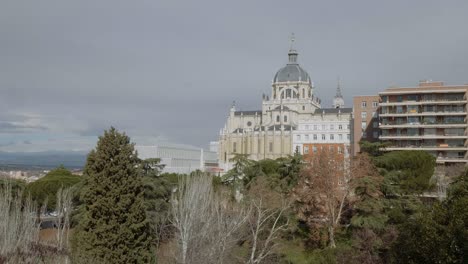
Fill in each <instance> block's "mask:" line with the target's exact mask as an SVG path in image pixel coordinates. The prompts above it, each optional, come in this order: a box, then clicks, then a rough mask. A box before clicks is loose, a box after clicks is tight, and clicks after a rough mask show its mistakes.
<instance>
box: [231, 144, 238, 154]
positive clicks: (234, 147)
mask: <svg viewBox="0 0 468 264" xmlns="http://www.w3.org/2000/svg"><path fill="white" fill-rule="evenodd" d="M232 152H234V153H236V152H237V142H234V143H232Z"/></svg>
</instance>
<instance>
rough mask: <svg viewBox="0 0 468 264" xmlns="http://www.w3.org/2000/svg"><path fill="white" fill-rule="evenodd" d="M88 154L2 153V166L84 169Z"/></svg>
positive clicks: (0, 160)
mask: <svg viewBox="0 0 468 264" xmlns="http://www.w3.org/2000/svg"><path fill="white" fill-rule="evenodd" d="M87 154H88V153H87V152H64V151H45V152H1V151H0V166H2V167H17V168H20V167H25V168H28V167H38V168H54V167H57V166H60V165H63V166H65V167H67V168H71V169H77V168H83V167H84V165H85V162H86V155H87Z"/></svg>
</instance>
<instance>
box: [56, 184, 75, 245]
mask: <svg viewBox="0 0 468 264" xmlns="http://www.w3.org/2000/svg"><path fill="white" fill-rule="evenodd" d="M71 210H72V192H71V190H70V188H68V189H63V188H60V189H59V190H58V192H57V204H56V212H57V218H56V220H55V226H56V228H57V232H56V245H55V246H56V248H57V249H58V250H59V251H63V250H67V249H68V241H69V239H68V236H69V232H70V213H71Z"/></svg>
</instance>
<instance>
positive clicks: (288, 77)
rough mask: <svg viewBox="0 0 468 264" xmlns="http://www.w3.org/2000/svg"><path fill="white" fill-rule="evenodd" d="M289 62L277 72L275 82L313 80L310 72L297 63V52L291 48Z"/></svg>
mask: <svg viewBox="0 0 468 264" xmlns="http://www.w3.org/2000/svg"><path fill="white" fill-rule="evenodd" d="M288 57H289V62H288V64H286V66H284V67H283V68H281V69H279V71H278V72H277V73H276V74H275V77H274V78H273V82H274V83H277V82H309V83H310V82H311V80H310V77H309V74H307V72H306V71H305V70H304V69H302V68H301V66H299V64H298V63H297V52H296V51H295V50H289V53H288Z"/></svg>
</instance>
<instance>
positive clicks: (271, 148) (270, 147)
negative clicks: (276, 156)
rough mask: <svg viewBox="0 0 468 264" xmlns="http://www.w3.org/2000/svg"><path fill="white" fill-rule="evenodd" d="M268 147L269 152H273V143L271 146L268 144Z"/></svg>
mask: <svg viewBox="0 0 468 264" xmlns="http://www.w3.org/2000/svg"><path fill="white" fill-rule="evenodd" d="M268 147H269V148H268V150H269V151H270V152H273V142H270V144H268Z"/></svg>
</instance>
